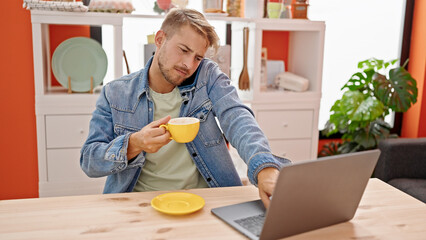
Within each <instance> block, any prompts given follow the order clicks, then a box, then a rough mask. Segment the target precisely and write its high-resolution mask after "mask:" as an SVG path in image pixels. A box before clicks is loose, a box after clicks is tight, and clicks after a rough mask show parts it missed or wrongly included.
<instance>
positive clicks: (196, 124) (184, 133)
mask: <svg viewBox="0 0 426 240" xmlns="http://www.w3.org/2000/svg"><path fill="white" fill-rule="evenodd" d="M160 127H162V128H164V129H166V130H167V131H169V133H170V135H171V137H170V139H173V140H175V141H176V142H178V143H187V142H191V141H192V140H194V138H195V137H196V136H197V133H198V130H199V129H200V120H199V119H198V118H193V117H179V118H172V119H170V121H169V122H168V123H167V124H162V125H160Z"/></svg>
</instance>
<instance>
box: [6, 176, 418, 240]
mask: <svg viewBox="0 0 426 240" xmlns="http://www.w3.org/2000/svg"><path fill="white" fill-rule="evenodd" d="M187 191H188V192H192V193H195V194H198V195H200V196H202V197H203V198H204V199H205V200H206V205H205V206H204V208H203V209H202V210H200V211H198V212H196V213H193V214H190V215H185V216H170V215H165V214H162V213H160V212H157V211H156V210H154V209H153V208H152V207H151V206H150V201H151V199H152V198H153V197H155V196H156V195H158V194H160V193H164V192H146V193H122V194H107V195H89V196H71V197H54V198H39V199H22V200H4V201H0V239H2V240H3V239H8V240H10V239H55V240H56V239H120V240H127V239H245V237H244V236H243V235H241V234H240V233H239V232H237V231H235V230H234V229H233V228H231V227H229V226H228V225H227V224H225V223H224V222H222V221H221V220H219V219H218V218H216V217H215V216H213V215H212V214H211V213H210V209H211V208H214V207H219V206H224V205H228V204H233V203H239V202H242V201H248V200H254V199H258V192H257V189H256V188H255V187H253V186H245V187H229V188H215V189H196V190H187ZM288 239H293V240H294V239H351V240H353V239H386V240H389V239H404V240H405V239H426V206H425V204H424V203H422V202H420V201H418V200H416V199H414V198H412V197H410V196H409V195H407V194H405V193H403V192H401V191H399V190H397V189H395V188H393V187H391V186H389V185H387V184H386V183H383V182H381V181H380V180H378V179H371V180H370V182H369V184H368V186H367V190H366V192H365V194H364V196H363V198H362V200H361V203H360V206H359V208H358V211H357V213H356V215H355V218H354V219H352V220H351V221H349V222H346V223H341V224H337V225H334V226H331V227H327V228H322V229H319V230H315V231H311V232H307V233H304V234H300V235H296V236H293V237H290V238H288Z"/></svg>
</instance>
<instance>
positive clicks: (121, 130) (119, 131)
mask: <svg viewBox="0 0 426 240" xmlns="http://www.w3.org/2000/svg"><path fill="white" fill-rule="evenodd" d="M137 131H139V129H138V128H135V127H129V126H125V125H122V124H118V123H116V124H114V134H115V137H118V136H121V135H125V134H127V133H134V132H137Z"/></svg>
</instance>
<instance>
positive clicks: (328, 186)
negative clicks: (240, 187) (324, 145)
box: [211, 149, 380, 240]
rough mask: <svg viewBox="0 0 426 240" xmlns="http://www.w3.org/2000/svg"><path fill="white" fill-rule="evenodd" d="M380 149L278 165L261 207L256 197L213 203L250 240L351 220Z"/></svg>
mask: <svg viewBox="0 0 426 240" xmlns="http://www.w3.org/2000/svg"><path fill="white" fill-rule="evenodd" d="M379 155H380V151H379V150H377V149H376V150H369V151H363V152H356V153H349V154H341V155H336V156H331V157H324V158H319V159H318V160H312V161H305V162H298V163H294V164H292V165H289V166H285V167H283V168H282V169H281V171H280V174H279V176H278V179H277V184H276V186H275V191H274V193H273V194H272V198H271V203H270V205H269V209H268V210H267V211H266V210H265V207H264V206H263V203H262V202H261V200H256V201H250V202H244V203H239V204H234V205H230V206H224V207H218V208H213V209H212V210H211V211H212V213H213V214H214V215H216V216H217V217H219V218H220V219H222V220H223V221H225V222H226V223H228V224H229V225H231V226H232V227H234V228H235V229H237V230H238V231H240V232H241V233H243V234H244V235H246V236H247V237H248V238H250V239H261V240H264V239H265V240H267V239H278V238H284V237H288V236H292V235H295V234H299V233H304V232H307V231H311V230H314V229H318V228H322V227H326V226H330V225H333V224H337V223H341V222H346V221H349V220H350V219H352V218H353V217H354V215H355V212H356V210H357V208H358V204H359V202H360V200H361V197H362V195H363V193H364V190H365V187H366V186H367V183H368V180H369V178H370V177H371V174H372V173H373V170H374V167H375V166H376V163H377V160H378V158H379Z"/></svg>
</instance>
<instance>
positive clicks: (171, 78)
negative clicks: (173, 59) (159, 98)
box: [158, 51, 188, 87]
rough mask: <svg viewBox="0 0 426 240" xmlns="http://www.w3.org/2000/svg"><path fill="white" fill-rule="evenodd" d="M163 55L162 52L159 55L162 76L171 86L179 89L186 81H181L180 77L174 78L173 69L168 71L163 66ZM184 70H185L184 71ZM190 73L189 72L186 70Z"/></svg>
mask: <svg viewBox="0 0 426 240" xmlns="http://www.w3.org/2000/svg"><path fill="white" fill-rule="evenodd" d="M162 60H163V53H162V52H161V51H160V52H159V54H158V68H159V69H160V72H161V74H162V75H163V77H164V79H166V81H167V82H168V83H170V84H172V85H173V86H175V87H177V86H179V85H180V84H182V82H183V81H184V80H185V79H183V80H182V81H179V79H180V77H179V76H172V74H171V73H170V72H171V70H172V69H173V68H172V69H169V70H167V69H166V67H165V66H164V64H163V61H162ZM182 70H183V69H182ZM186 71H188V70H186Z"/></svg>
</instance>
